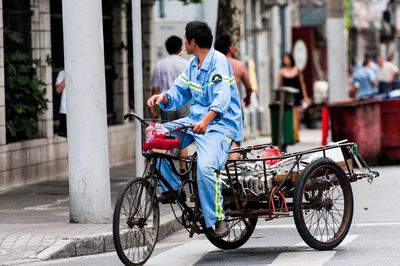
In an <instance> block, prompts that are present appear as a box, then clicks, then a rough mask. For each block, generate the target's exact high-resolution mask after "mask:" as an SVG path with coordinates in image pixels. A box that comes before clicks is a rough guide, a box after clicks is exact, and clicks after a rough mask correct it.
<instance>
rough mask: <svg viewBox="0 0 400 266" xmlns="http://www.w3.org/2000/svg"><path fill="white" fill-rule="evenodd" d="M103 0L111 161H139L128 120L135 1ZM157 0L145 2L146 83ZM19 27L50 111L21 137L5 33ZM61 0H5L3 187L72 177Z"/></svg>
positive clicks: (0, 8)
mask: <svg viewBox="0 0 400 266" xmlns="http://www.w3.org/2000/svg"><path fill="white" fill-rule="evenodd" d="M115 2H116V1H111V0H104V1H102V5H103V30H104V32H103V33H104V48H105V49H104V51H105V71H106V94H107V117H108V136H109V141H108V143H109V158H110V166H115V165H118V164H123V163H127V162H133V161H134V145H135V140H134V123H129V122H127V121H124V120H123V114H124V113H126V112H128V111H129V110H131V109H134V106H133V102H134V101H133V99H134V95H133V92H132V91H133V75H134V74H133V69H132V33H131V25H130V23H131V21H130V4H129V3H125V2H124V1H117V2H118V4H116V3H115ZM152 9H153V1H152V0H151V1H142V17H143V25H142V28H143V42H144V43H146V44H147V45H143V59H144V70H143V74H144V87H146V86H149V82H150V60H151V56H150V36H151V23H150V21H152ZM7 31H8V32H13V31H15V32H19V33H20V35H21V36H22V39H23V43H24V45H25V51H26V52H27V54H28V55H29V56H31V58H32V60H33V61H34V62H35V63H34V68H35V74H34V75H35V76H36V77H37V78H38V79H39V80H40V81H42V82H43V86H44V88H45V91H46V94H45V97H46V99H47V101H48V105H47V106H48V108H47V110H46V111H45V112H44V113H43V114H41V115H40V116H39V117H38V120H37V126H38V133H37V136H36V138H34V139H30V140H18V139H12V138H10V134H9V133H7V117H6V108H7V99H6V90H7V77H6V74H5V73H7V69H6V67H5V63H4V62H5V55H6V54H7V53H9V52H10V51H11V49H12V47H10V46H9V45H7V43H5V42H4V40H5V38H4V34H6V32H7ZM63 65H64V54H63V31H62V1H61V0H51V1H50V0H0V190H3V189H8V188H11V187H14V186H19V185H23V184H28V183H33V182H38V181H41V180H48V179H57V178H66V177H67V176H68V164H67V154H68V151H67V141H66V139H65V138H63V137H59V136H58V135H57V130H58V123H59V121H58V111H59V106H60V95H58V94H57V93H56V92H55V88H54V83H55V79H56V77H57V74H58V72H59V71H60V70H62V69H63Z"/></svg>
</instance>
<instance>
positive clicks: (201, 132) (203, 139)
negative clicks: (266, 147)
mask: <svg viewBox="0 0 400 266" xmlns="http://www.w3.org/2000/svg"><path fill="white" fill-rule="evenodd" d="M212 39H213V36H212V33H211V29H210V27H209V26H208V25H207V24H206V23H204V22H201V21H192V22H189V23H188V24H187V25H186V28H185V38H184V41H185V49H186V52H187V53H188V54H193V55H195V56H194V57H193V58H192V60H191V61H190V62H189V64H188V66H187V68H186V69H185V71H183V72H182V74H181V75H180V76H179V77H178V78H177V79H176V80H175V82H174V84H173V86H172V87H171V88H170V89H169V90H168V91H167V92H165V93H160V94H157V95H153V96H152V97H151V98H150V99H149V100H148V101H147V105H148V106H149V107H150V108H152V107H153V106H155V105H156V104H159V105H160V108H161V109H162V110H164V111H173V110H176V109H177V108H179V107H181V106H183V105H185V104H186V103H188V102H189V101H190V100H192V105H191V106H190V114H189V115H188V116H186V117H184V118H181V119H178V120H176V121H174V122H170V123H165V124H163V125H164V126H165V127H167V128H169V129H173V128H175V126H176V123H179V124H181V125H192V124H193V125H194V127H193V129H192V130H191V131H190V130H189V131H187V132H186V135H185V137H184V139H183V143H182V146H183V147H186V146H188V145H189V144H191V143H192V142H195V143H196V150H197V155H198V156H197V187H198V192H199V197H200V202H201V206H202V210H203V214H204V219H205V223H206V226H207V227H212V226H214V225H215V229H214V230H215V235H216V236H217V237H225V236H227V235H228V234H229V226H228V223H227V222H226V221H225V216H224V210H223V198H222V195H221V190H222V183H221V180H220V177H219V172H220V171H221V169H222V168H223V166H224V165H225V163H226V161H227V159H228V153H229V151H230V149H231V144H232V140H233V141H241V140H243V137H244V136H243V123H242V112H241V106H240V96H239V91H238V89H237V87H236V82H235V78H234V75H233V71H232V68H231V65H230V64H229V62H228V60H227V59H226V57H225V56H224V55H223V54H222V53H220V52H218V51H215V50H214V49H212V48H211V44H212ZM160 171H161V174H162V175H163V176H164V177H165V178H166V179H167V180H168V182H169V183H170V184H171V185H172V186H173V188H174V189H175V190H178V188H179V185H180V180H179V178H178V177H177V176H176V175H174V174H173V173H171V170H170V169H169V166H168V165H167V163H166V162H165V161H164V160H163V162H162V163H161V167H160ZM161 191H162V192H163V193H162V195H161V196H160V198H159V199H160V201H161V202H162V201H163V200H166V199H168V198H169V197H170V196H171V195H170V193H169V192H166V189H165V187H164V186H163V185H162V184H161Z"/></svg>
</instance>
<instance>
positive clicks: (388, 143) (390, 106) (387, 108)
mask: <svg viewBox="0 0 400 266" xmlns="http://www.w3.org/2000/svg"><path fill="white" fill-rule="evenodd" d="M380 107H381V144H382V159H383V160H385V161H386V160H400V100H387V101H382V102H381V103H380Z"/></svg>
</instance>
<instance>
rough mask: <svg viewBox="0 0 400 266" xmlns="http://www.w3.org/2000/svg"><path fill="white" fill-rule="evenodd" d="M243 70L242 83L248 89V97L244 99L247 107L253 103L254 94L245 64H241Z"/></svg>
mask: <svg viewBox="0 0 400 266" xmlns="http://www.w3.org/2000/svg"><path fill="white" fill-rule="evenodd" d="M241 69H242V71H241V72H242V77H241V81H242V83H243V85H244V87H245V88H246V96H245V97H244V99H243V101H244V105H245V106H246V107H247V106H249V104H250V102H251V100H250V99H251V94H252V93H253V88H252V87H251V82H250V77H249V72H248V71H247V67H246V65H245V64H244V63H242V64H241Z"/></svg>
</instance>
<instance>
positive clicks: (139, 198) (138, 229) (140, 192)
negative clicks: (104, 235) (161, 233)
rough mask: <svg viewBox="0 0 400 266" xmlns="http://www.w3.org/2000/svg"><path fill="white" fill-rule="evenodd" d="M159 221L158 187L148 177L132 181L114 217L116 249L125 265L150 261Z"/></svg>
mask: <svg viewBox="0 0 400 266" xmlns="http://www.w3.org/2000/svg"><path fill="white" fill-rule="evenodd" d="M159 222H160V212H159V206H158V201H157V197H156V193H155V187H154V186H152V185H151V184H150V182H149V181H148V180H147V179H145V178H135V179H133V180H131V181H130V182H129V183H128V184H127V185H126V186H125V187H124V188H123V189H122V191H121V192H120V194H119V196H118V199H117V202H116V204H115V209H114V217H113V239H114V245H115V250H116V252H117V254H118V257H119V258H120V260H121V261H122V262H123V263H124V264H125V265H129V266H136V265H143V264H144V263H145V262H146V261H147V260H148V259H149V258H150V255H151V253H152V252H153V249H154V246H155V245H156V241H157V236H158V229H159Z"/></svg>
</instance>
